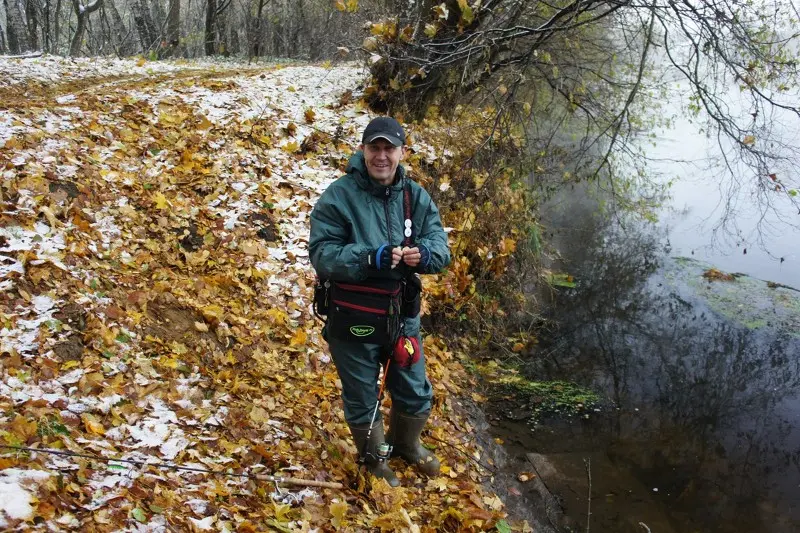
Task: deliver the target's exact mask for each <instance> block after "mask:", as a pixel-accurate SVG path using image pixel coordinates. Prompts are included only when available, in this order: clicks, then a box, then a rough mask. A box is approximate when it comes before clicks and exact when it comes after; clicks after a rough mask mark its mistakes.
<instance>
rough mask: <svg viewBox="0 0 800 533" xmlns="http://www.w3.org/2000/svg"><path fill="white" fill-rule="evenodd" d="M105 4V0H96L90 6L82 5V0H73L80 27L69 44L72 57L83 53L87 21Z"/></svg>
mask: <svg viewBox="0 0 800 533" xmlns="http://www.w3.org/2000/svg"><path fill="white" fill-rule="evenodd" d="M101 5H103V0H94V2H92V3H91V4H89V5H88V6H82V5H81V0H72V7H73V9H75V15H76V16H77V17H78V27H77V28H76V29H75V35H73V36H72V43H71V44H70V45H69V55H70V56H72V57H75V56H77V55H78V54H80V53H81V44H82V42H83V34H84V32H85V31H86V23H87V21H88V20H89V15H90V14H91V13H94V12H95V11H97V10H98V9H99V8H100V6H101Z"/></svg>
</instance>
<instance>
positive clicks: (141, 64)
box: [136, 57, 146, 67]
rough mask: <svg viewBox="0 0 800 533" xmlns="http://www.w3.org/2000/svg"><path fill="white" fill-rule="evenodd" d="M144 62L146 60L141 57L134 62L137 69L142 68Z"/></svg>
mask: <svg viewBox="0 0 800 533" xmlns="http://www.w3.org/2000/svg"><path fill="white" fill-rule="evenodd" d="M145 61H146V60H145V58H143V57H140V58H139V59H138V60H137V61H136V66H137V67H142V66H144V64H145Z"/></svg>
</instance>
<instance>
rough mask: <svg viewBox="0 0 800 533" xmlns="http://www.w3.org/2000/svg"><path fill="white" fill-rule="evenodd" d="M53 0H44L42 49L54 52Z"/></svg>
mask: <svg viewBox="0 0 800 533" xmlns="http://www.w3.org/2000/svg"><path fill="white" fill-rule="evenodd" d="M51 1H52V0H44V6H42V18H44V22H43V23H42V50H43V51H45V52H52V40H51V37H50V2H51Z"/></svg>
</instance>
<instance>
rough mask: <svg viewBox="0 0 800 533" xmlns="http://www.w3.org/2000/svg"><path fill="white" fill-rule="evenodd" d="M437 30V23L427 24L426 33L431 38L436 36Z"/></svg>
mask: <svg viewBox="0 0 800 533" xmlns="http://www.w3.org/2000/svg"><path fill="white" fill-rule="evenodd" d="M437 31H438V30H437V29H436V25H435V24H425V35H427V36H428V37H430V38H431V39H433V38H434V37H436V32H437Z"/></svg>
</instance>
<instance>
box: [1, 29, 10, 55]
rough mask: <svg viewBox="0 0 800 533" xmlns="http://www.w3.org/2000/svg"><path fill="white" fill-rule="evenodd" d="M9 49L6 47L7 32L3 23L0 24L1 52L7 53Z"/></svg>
mask: <svg viewBox="0 0 800 533" xmlns="http://www.w3.org/2000/svg"><path fill="white" fill-rule="evenodd" d="M7 52H8V49H7V48H6V33H5V30H3V26H2V24H0V54H6V53H7Z"/></svg>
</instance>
